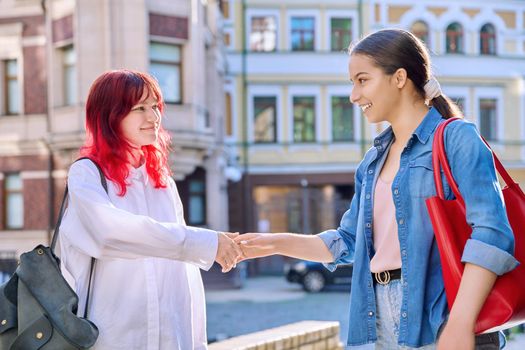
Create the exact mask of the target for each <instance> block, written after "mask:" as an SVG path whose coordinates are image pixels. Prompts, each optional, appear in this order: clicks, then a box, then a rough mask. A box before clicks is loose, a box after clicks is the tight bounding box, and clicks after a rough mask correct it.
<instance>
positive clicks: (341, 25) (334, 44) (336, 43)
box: [330, 18, 352, 51]
mask: <svg viewBox="0 0 525 350" xmlns="http://www.w3.org/2000/svg"><path fill="white" fill-rule="evenodd" d="M330 24H331V34H332V35H331V39H330V40H331V44H330V49H331V50H332V51H341V50H344V49H346V48H347V47H348V45H350V42H351V41H352V20H351V19H350V18H332V19H331V20H330Z"/></svg>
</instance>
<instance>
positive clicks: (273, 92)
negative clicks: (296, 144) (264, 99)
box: [247, 85, 283, 148]
mask: <svg viewBox="0 0 525 350" xmlns="http://www.w3.org/2000/svg"><path fill="white" fill-rule="evenodd" d="M258 96H275V98H276V99H275V103H276V106H275V107H276V108H275V113H276V115H275V127H276V128H277V133H276V134H277V138H276V140H275V142H271V143H255V138H254V137H253V131H254V122H253V121H254V117H255V111H254V108H253V98H254V97H258ZM247 98H248V101H247V106H248V121H247V129H248V135H247V138H248V140H247V141H248V143H250V144H251V145H253V146H252V147H261V148H272V147H281V146H280V144H281V143H282V141H283V122H282V118H283V117H282V116H283V113H282V112H283V111H282V88H281V86H279V85H256V86H253V85H252V86H249V87H248V94H247Z"/></svg>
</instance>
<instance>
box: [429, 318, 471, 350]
mask: <svg viewBox="0 0 525 350" xmlns="http://www.w3.org/2000/svg"><path fill="white" fill-rule="evenodd" d="M474 345H475V334H474V332H473V331H471V330H470V327H466V326H465V325H461V324H454V322H448V323H447V324H446V325H445V328H444V329H443V332H441V335H440V336H439V339H438V343H437V350H474Z"/></svg>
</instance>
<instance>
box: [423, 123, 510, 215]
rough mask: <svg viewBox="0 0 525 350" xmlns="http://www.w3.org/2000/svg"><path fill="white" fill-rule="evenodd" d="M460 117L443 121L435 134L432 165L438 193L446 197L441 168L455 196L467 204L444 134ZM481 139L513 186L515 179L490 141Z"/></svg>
mask: <svg viewBox="0 0 525 350" xmlns="http://www.w3.org/2000/svg"><path fill="white" fill-rule="evenodd" d="M459 119H460V118H449V119H447V120H446V121H445V122H443V123H441V124H440V125H439V126H438V128H437V130H436V133H435V135H434V141H433V143H432V166H433V168H434V183H435V184H436V193H437V195H438V196H439V198H441V199H445V195H444V191H443V183H442V182H441V174H440V169H443V172H444V173H445V177H446V179H447V182H448V184H449V185H450V188H451V189H452V192H453V193H454V196H456V198H457V199H458V200H459V201H460V203H461V204H462V205H463V207H464V206H465V201H464V200H463V197H462V196H461V193H460V192H459V188H458V185H457V183H456V181H455V180H454V176H453V175H452V171H451V169H450V165H449V163H448V159H447V154H446V151H445V142H444V138H445V137H444V136H445V128H446V127H447V125H448V124H450V123H452V122H453V121H455V120H459ZM480 137H481V139H482V140H483V142H484V143H485V145H486V146H487V147H488V149H489V150H490V152H491V153H492V157H493V159H494V163H495V166H496V170H497V172H498V173H499V174H500V175H501V177H502V179H503V181H504V182H505V184H506V185H507V186H511V185H512V184H514V183H515V182H514V180H513V179H512V177H511V176H510V175H509V173H508V172H507V170H506V169H505V168H504V167H503V164H502V163H501V161H500V160H499V158H498V157H497V156H496V154H495V153H494V151H493V150H492V148H491V147H490V145H489V144H488V142H487V141H486V140H485V139H484V138H483V136H481V135H480Z"/></svg>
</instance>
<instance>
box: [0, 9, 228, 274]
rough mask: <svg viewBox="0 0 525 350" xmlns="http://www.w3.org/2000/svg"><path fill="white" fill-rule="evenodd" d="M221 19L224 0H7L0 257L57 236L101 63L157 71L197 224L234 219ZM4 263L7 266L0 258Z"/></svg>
mask: <svg viewBox="0 0 525 350" xmlns="http://www.w3.org/2000/svg"><path fill="white" fill-rule="evenodd" d="M221 28H222V17H221V12H220V7H219V4H218V3H217V2H214V1H208V2H207V1H201V0H175V1H174V0H125V1H124V0H112V1H106V0H47V1H39V0H38V1H37V0H23V1H20V0H5V1H1V2H0V63H1V64H0V76H1V77H2V81H1V84H0V198H1V201H0V208H1V209H0V259H2V260H1V261H3V262H2V263H3V264H4V266H8V267H6V268H5V270H7V269H10V268H12V261H13V259H16V257H17V256H18V255H19V254H20V253H21V252H23V251H26V250H30V249H32V248H33V247H34V246H35V245H36V244H38V243H42V242H44V243H47V242H48V240H49V237H50V232H51V230H52V229H53V225H54V220H55V217H56V215H57V211H58V208H57V206H58V203H59V202H60V200H61V198H62V194H63V189H64V184H65V181H66V175H67V169H68V166H69V165H70V164H71V162H72V161H73V160H74V159H75V158H76V157H77V156H78V149H79V147H80V146H81V145H82V144H83V142H84V137H85V127H84V113H85V102H86V98H87V94H88V90H89V87H90V85H91V83H92V82H93V81H94V80H95V78H96V77H97V76H99V75H100V74H101V73H102V72H104V71H106V70H110V69H118V68H129V69H137V70H141V71H149V72H150V73H151V74H153V75H154V76H155V77H156V78H157V80H158V81H159V84H160V86H161V89H162V92H163V95H164V98H165V102H166V107H165V115H164V118H163V121H162V122H163V125H164V127H165V128H166V129H167V130H168V131H169V132H170V133H171V135H172V145H171V146H172V149H173V151H172V154H171V158H170V165H171V167H172V170H173V173H174V177H175V180H176V182H177V184H178V188H179V192H180V194H181V198H182V200H183V204H184V207H185V210H186V212H185V216H186V222H187V223H188V224H190V225H194V226H206V227H210V228H213V229H217V230H226V229H227V228H228V220H227V213H228V209H227V208H228V202H227V191H226V183H227V182H226V178H225V175H224V174H225V172H224V170H225V164H226V162H225V157H224V154H225V153H224V151H223V147H222V143H223V142H222V138H223V125H224V120H223V119H224V112H223V111H224V94H223V93H222V89H223V85H224V81H223V79H224V72H225V67H226V65H225V62H226V61H225V56H224V48H223V44H222V35H221V34H220V32H221ZM0 270H1V266H0Z"/></svg>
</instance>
